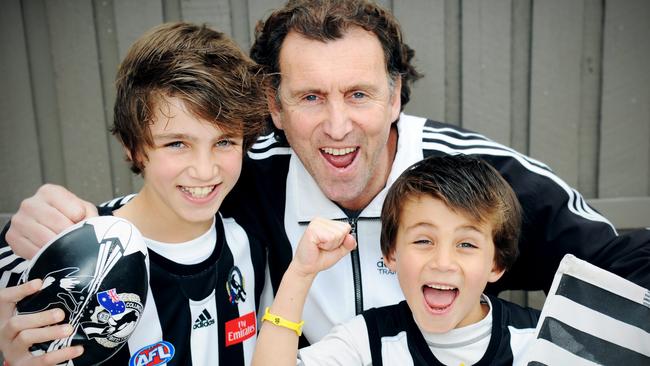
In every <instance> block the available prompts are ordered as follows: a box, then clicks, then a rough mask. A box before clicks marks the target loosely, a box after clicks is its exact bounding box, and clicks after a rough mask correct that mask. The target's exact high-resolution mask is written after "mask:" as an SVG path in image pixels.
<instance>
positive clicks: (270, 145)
mask: <svg viewBox="0 0 650 366" xmlns="http://www.w3.org/2000/svg"><path fill="white" fill-rule="evenodd" d="M288 154H291V148H290V147H289V146H288V145H287V144H286V143H282V142H281V141H278V140H277V139H276V138H275V135H274V134H273V133H271V134H268V135H265V136H261V137H260V138H258V139H257V141H256V142H255V144H254V145H253V146H252V147H251V149H250V151H248V157H249V158H251V159H254V160H263V159H266V158H268V157H271V156H273V155H288Z"/></svg>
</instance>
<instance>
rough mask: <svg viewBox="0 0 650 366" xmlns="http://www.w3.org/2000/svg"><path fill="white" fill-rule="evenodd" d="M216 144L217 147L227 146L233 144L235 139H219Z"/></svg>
mask: <svg viewBox="0 0 650 366" xmlns="http://www.w3.org/2000/svg"><path fill="white" fill-rule="evenodd" d="M216 145H217V146H218V147H228V146H232V145H235V141H233V140H229V139H225V140H220V141H218V142H217V144H216Z"/></svg>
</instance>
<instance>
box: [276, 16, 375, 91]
mask: <svg viewBox="0 0 650 366" xmlns="http://www.w3.org/2000/svg"><path fill="white" fill-rule="evenodd" d="M278 63H279V65H278V66H279V71H280V74H281V75H282V77H283V78H287V77H288V78H292V79H295V78H303V77H305V76H306V74H310V75H313V74H320V73H327V72H330V73H334V72H336V73H337V74H342V73H343V74H344V73H346V72H350V73H351V72H356V73H362V72H364V71H366V72H367V71H371V72H378V71H379V70H381V71H379V72H382V74H385V75H382V76H386V77H387V76H388V72H387V67H386V61H385V57H384V51H383V48H382V46H381V43H380V42H379V39H378V38H377V36H376V35H375V34H374V33H372V32H369V31H366V30H364V29H362V28H360V27H352V28H350V29H348V30H346V32H345V33H344V34H343V37H341V38H338V39H334V40H328V41H322V40H317V39H311V38H308V37H306V36H304V35H302V34H300V33H298V32H296V31H291V32H289V34H287V36H286V37H285V40H284V42H283V43H282V47H281V49H280V54H279V62H278ZM294 81H298V80H294Z"/></svg>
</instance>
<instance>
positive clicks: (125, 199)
mask: <svg viewBox="0 0 650 366" xmlns="http://www.w3.org/2000/svg"><path fill="white" fill-rule="evenodd" d="M136 195H137V193H131V194H129V195H126V196H120V197H116V198H113V199H112V200H110V201H106V202H103V203H100V204H99V207H115V205H117V204H118V202H119V204H120V206H122V205H125V204H126V203H127V202H129V201H130V200H132V199H133V197H135V196H136Z"/></svg>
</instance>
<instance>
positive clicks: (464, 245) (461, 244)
mask: <svg viewBox="0 0 650 366" xmlns="http://www.w3.org/2000/svg"><path fill="white" fill-rule="evenodd" d="M457 246H458V247H459V248H476V245H474V244H472V243H468V242H462V243H458V245H457Z"/></svg>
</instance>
